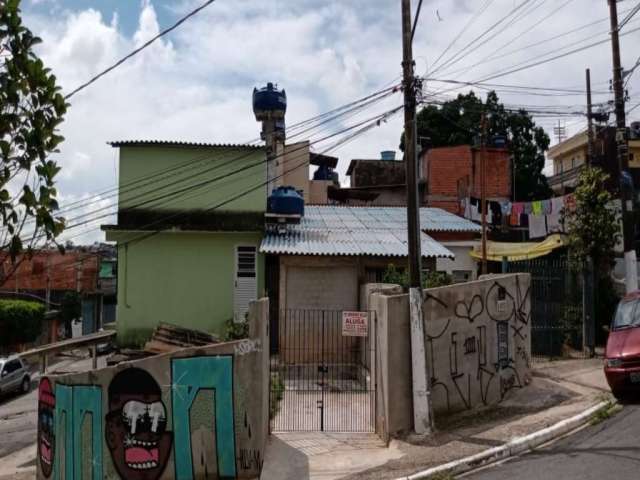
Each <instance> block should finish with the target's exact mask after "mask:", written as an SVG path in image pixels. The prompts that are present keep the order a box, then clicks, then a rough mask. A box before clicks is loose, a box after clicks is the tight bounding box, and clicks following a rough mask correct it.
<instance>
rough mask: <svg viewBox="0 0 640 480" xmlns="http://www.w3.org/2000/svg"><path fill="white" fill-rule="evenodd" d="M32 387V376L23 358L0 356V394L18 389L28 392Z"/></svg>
mask: <svg viewBox="0 0 640 480" xmlns="http://www.w3.org/2000/svg"><path fill="white" fill-rule="evenodd" d="M30 388H31V377H30V375H29V370H28V369H27V366H26V365H25V363H24V362H23V361H22V359H21V358H19V357H9V358H0V394H5V393H9V392H16V391H19V392H22V393H27V392H28V391H29V389H30Z"/></svg>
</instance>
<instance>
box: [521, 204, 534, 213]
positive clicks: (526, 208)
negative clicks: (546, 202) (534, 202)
mask: <svg viewBox="0 0 640 480" xmlns="http://www.w3.org/2000/svg"><path fill="white" fill-rule="evenodd" d="M522 205H523V209H522V213H525V214H527V215H529V214H530V213H533V210H532V208H531V202H524V203H523V204H522Z"/></svg>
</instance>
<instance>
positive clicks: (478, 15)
mask: <svg viewBox="0 0 640 480" xmlns="http://www.w3.org/2000/svg"><path fill="white" fill-rule="evenodd" d="M493 2H494V0H487V1H486V2H485V4H484V5H483V6H482V7H480V9H479V10H478V11H477V12H476V13H475V14H474V15H473V16H472V17H471V18H470V19H469V21H468V22H467V23H466V24H465V25H464V26H463V27H462V30H460V32H458V34H457V35H456V36H455V37H454V38H453V40H451V42H449V45H447V47H446V48H445V49H444V50H443V51H442V53H441V54H440V55H439V56H438V58H436V60H435V62H433V66H432V68H435V67H436V66H437V65H438V62H439V61H440V60H441V59H442V57H444V56H445V55H446V54H447V53H448V52H449V50H450V49H451V48H452V47H453V46H454V45H455V43H456V42H457V41H458V40H460V38H461V37H462V36H463V35H464V34H465V32H466V31H467V30H468V29H469V28H470V27H471V25H473V24H474V23H475V22H476V21H477V20H478V19H479V18H480V17H481V16H482V14H483V13H484V12H486V11H487V9H488V8H489V6H490V5H491V4H492V3H493Z"/></svg>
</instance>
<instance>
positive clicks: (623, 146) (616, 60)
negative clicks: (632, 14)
mask: <svg viewBox="0 0 640 480" xmlns="http://www.w3.org/2000/svg"><path fill="white" fill-rule="evenodd" d="M607 1H608V3H609V16H610V20H611V48H612V52H613V92H614V94H615V105H616V144H617V152H618V171H619V184H620V203H621V204H622V236H623V238H624V266H625V285H626V290H627V293H629V292H632V291H634V290H637V289H638V260H637V257H636V250H635V246H634V226H633V200H631V201H627V199H626V198H625V191H626V190H627V188H626V186H625V184H624V182H625V180H624V175H623V174H624V173H625V172H628V170H629V135H628V133H627V120H626V115H625V111H624V108H625V105H624V104H625V100H624V83H623V82H624V79H623V71H622V64H621V61H620V37H619V27H618V5H617V0H607Z"/></svg>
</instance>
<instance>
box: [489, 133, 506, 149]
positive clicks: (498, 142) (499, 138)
mask: <svg viewBox="0 0 640 480" xmlns="http://www.w3.org/2000/svg"><path fill="white" fill-rule="evenodd" d="M491 146H492V147H494V148H506V147H507V137H505V136H504V135H494V136H493V138H492V139H491Z"/></svg>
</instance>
